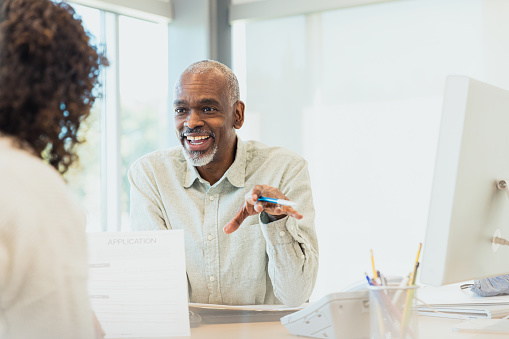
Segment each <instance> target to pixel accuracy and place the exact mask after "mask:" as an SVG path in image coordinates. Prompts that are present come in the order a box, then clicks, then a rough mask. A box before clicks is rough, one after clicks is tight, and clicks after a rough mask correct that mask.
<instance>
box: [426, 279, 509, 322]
mask: <svg viewBox="0 0 509 339" xmlns="http://www.w3.org/2000/svg"><path fill="white" fill-rule="evenodd" d="M462 284H463V283H459V284H450V285H445V286H441V287H430V286H426V287H422V288H420V289H419V291H418V295H417V297H418V299H420V300H421V301H423V302H425V303H426V304H428V305H424V304H422V303H420V304H419V305H418V306H417V311H418V312H419V314H421V315H428V316H434V317H445V318H456V319H465V318H468V319H478V318H503V317H505V316H506V315H508V314H509V296H506V295H504V296H496V297H480V296H478V295H476V294H475V293H473V292H472V291H470V289H461V288H460V286H461V285H462ZM429 306H431V307H432V309H431V308H430V307H429ZM435 311H436V312H435Z"/></svg>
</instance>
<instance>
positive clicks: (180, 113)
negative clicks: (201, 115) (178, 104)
mask: <svg viewBox="0 0 509 339" xmlns="http://www.w3.org/2000/svg"><path fill="white" fill-rule="evenodd" d="M185 113H186V110H185V108H175V114H177V115H182V114H185Z"/></svg>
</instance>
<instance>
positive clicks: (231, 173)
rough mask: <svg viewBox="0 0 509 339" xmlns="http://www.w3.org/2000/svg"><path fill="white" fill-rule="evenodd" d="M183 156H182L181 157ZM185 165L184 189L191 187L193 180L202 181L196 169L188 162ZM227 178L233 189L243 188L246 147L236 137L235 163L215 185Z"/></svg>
mask: <svg viewBox="0 0 509 339" xmlns="http://www.w3.org/2000/svg"><path fill="white" fill-rule="evenodd" d="M182 152H185V151H184V149H182ZM182 156H183V155H182ZM186 163H187V170H186V174H185V177H184V183H183V186H184V187H185V188H189V187H191V185H193V183H194V182H195V180H197V179H198V180H200V181H202V180H203V179H202V178H201V177H200V174H199V173H198V170H197V169H196V167H194V166H193V165H192V164H191V163H190V162H189V161H186ZM225 177H226V178H227V179H228V181H229V182H230V183H231V184H232V185H233V186H235V187H244V185H245V180H246V146H245V145H244V142H242V140H241V139H240V137H239V136H237V150H236V153H235V161H233V164H232V165H231V166H230V168H228V170H227V171H226V173H225V174H224V175H223V177H222V178H221V179H220V180H219V181H218V182H217V183H216V185H217V184H219V183H220V182H221V181H223V180H224V178H225Z"/></svg>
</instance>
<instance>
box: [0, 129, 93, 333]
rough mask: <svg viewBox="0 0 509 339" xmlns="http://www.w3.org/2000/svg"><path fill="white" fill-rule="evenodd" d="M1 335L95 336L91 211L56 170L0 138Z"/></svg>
mask: <svg viewBox="0 0 509 339" xmlns="http://www.w3.org/2000/svg"><path fill="white" fill-rule="evenodd" d="M0 210H1V212H0V338H1V339H18V338H20V339H21V338H22V339H31V338H34V339H35V338H37V339H46V338H48V339H50V338H51V339H56V338H58V339H67V338H69V339H79V338H93V337H94V331H93V321H92V311H91V308H90V304H89V300H88V293H87V280H86V279H87V258H86V236H85V225H86V219H85V214H84V213H83V211H81V210H80V208H79V207H78V206H77V204H76V203H75V202H74V200H73V199H72V197H71V195H70V194H69V192H68V189H67V187H66V185H65V182H64V181H63V179H62V178H61V176H60V175H59V173H58V172H57V171H55V170H54V169H53V168H52V167H51V166H49V165H47V164H45V163H43V162H42V161H41V160H40V159H39V158H37V157H36V156H33V155H32V154H30V153H29V152H28V151H26V150H21V149H19V148H17V147H16V146H14V144H13V143H12V141H11V139H10V138H7V137H2V136H0Z"/></svg>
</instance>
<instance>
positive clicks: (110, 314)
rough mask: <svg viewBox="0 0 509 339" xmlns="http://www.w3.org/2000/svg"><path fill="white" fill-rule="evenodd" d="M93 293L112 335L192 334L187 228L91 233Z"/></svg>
mask: <svg viewBox="0 0 509 339" xmlns="http://www.w3.org/2000/svg"><path fill="white" fill-rule="evenodd" d="M88 248H89V295H90V301H91V304H92V308H93V310H94V312H95V314H96V316H97V318H98V320H99V322H100V323H101V326H102V327H103V329H104V331H105V332H106V338H140V337H142V338H158V337H159V338H160V337H171V336H189V335H190V326H189V313H188V304H187V302H188V294H187V277H186V268H185V253H184V233H183V231H182V230H172V231H146V232H101V233H88Z"/></svg>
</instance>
